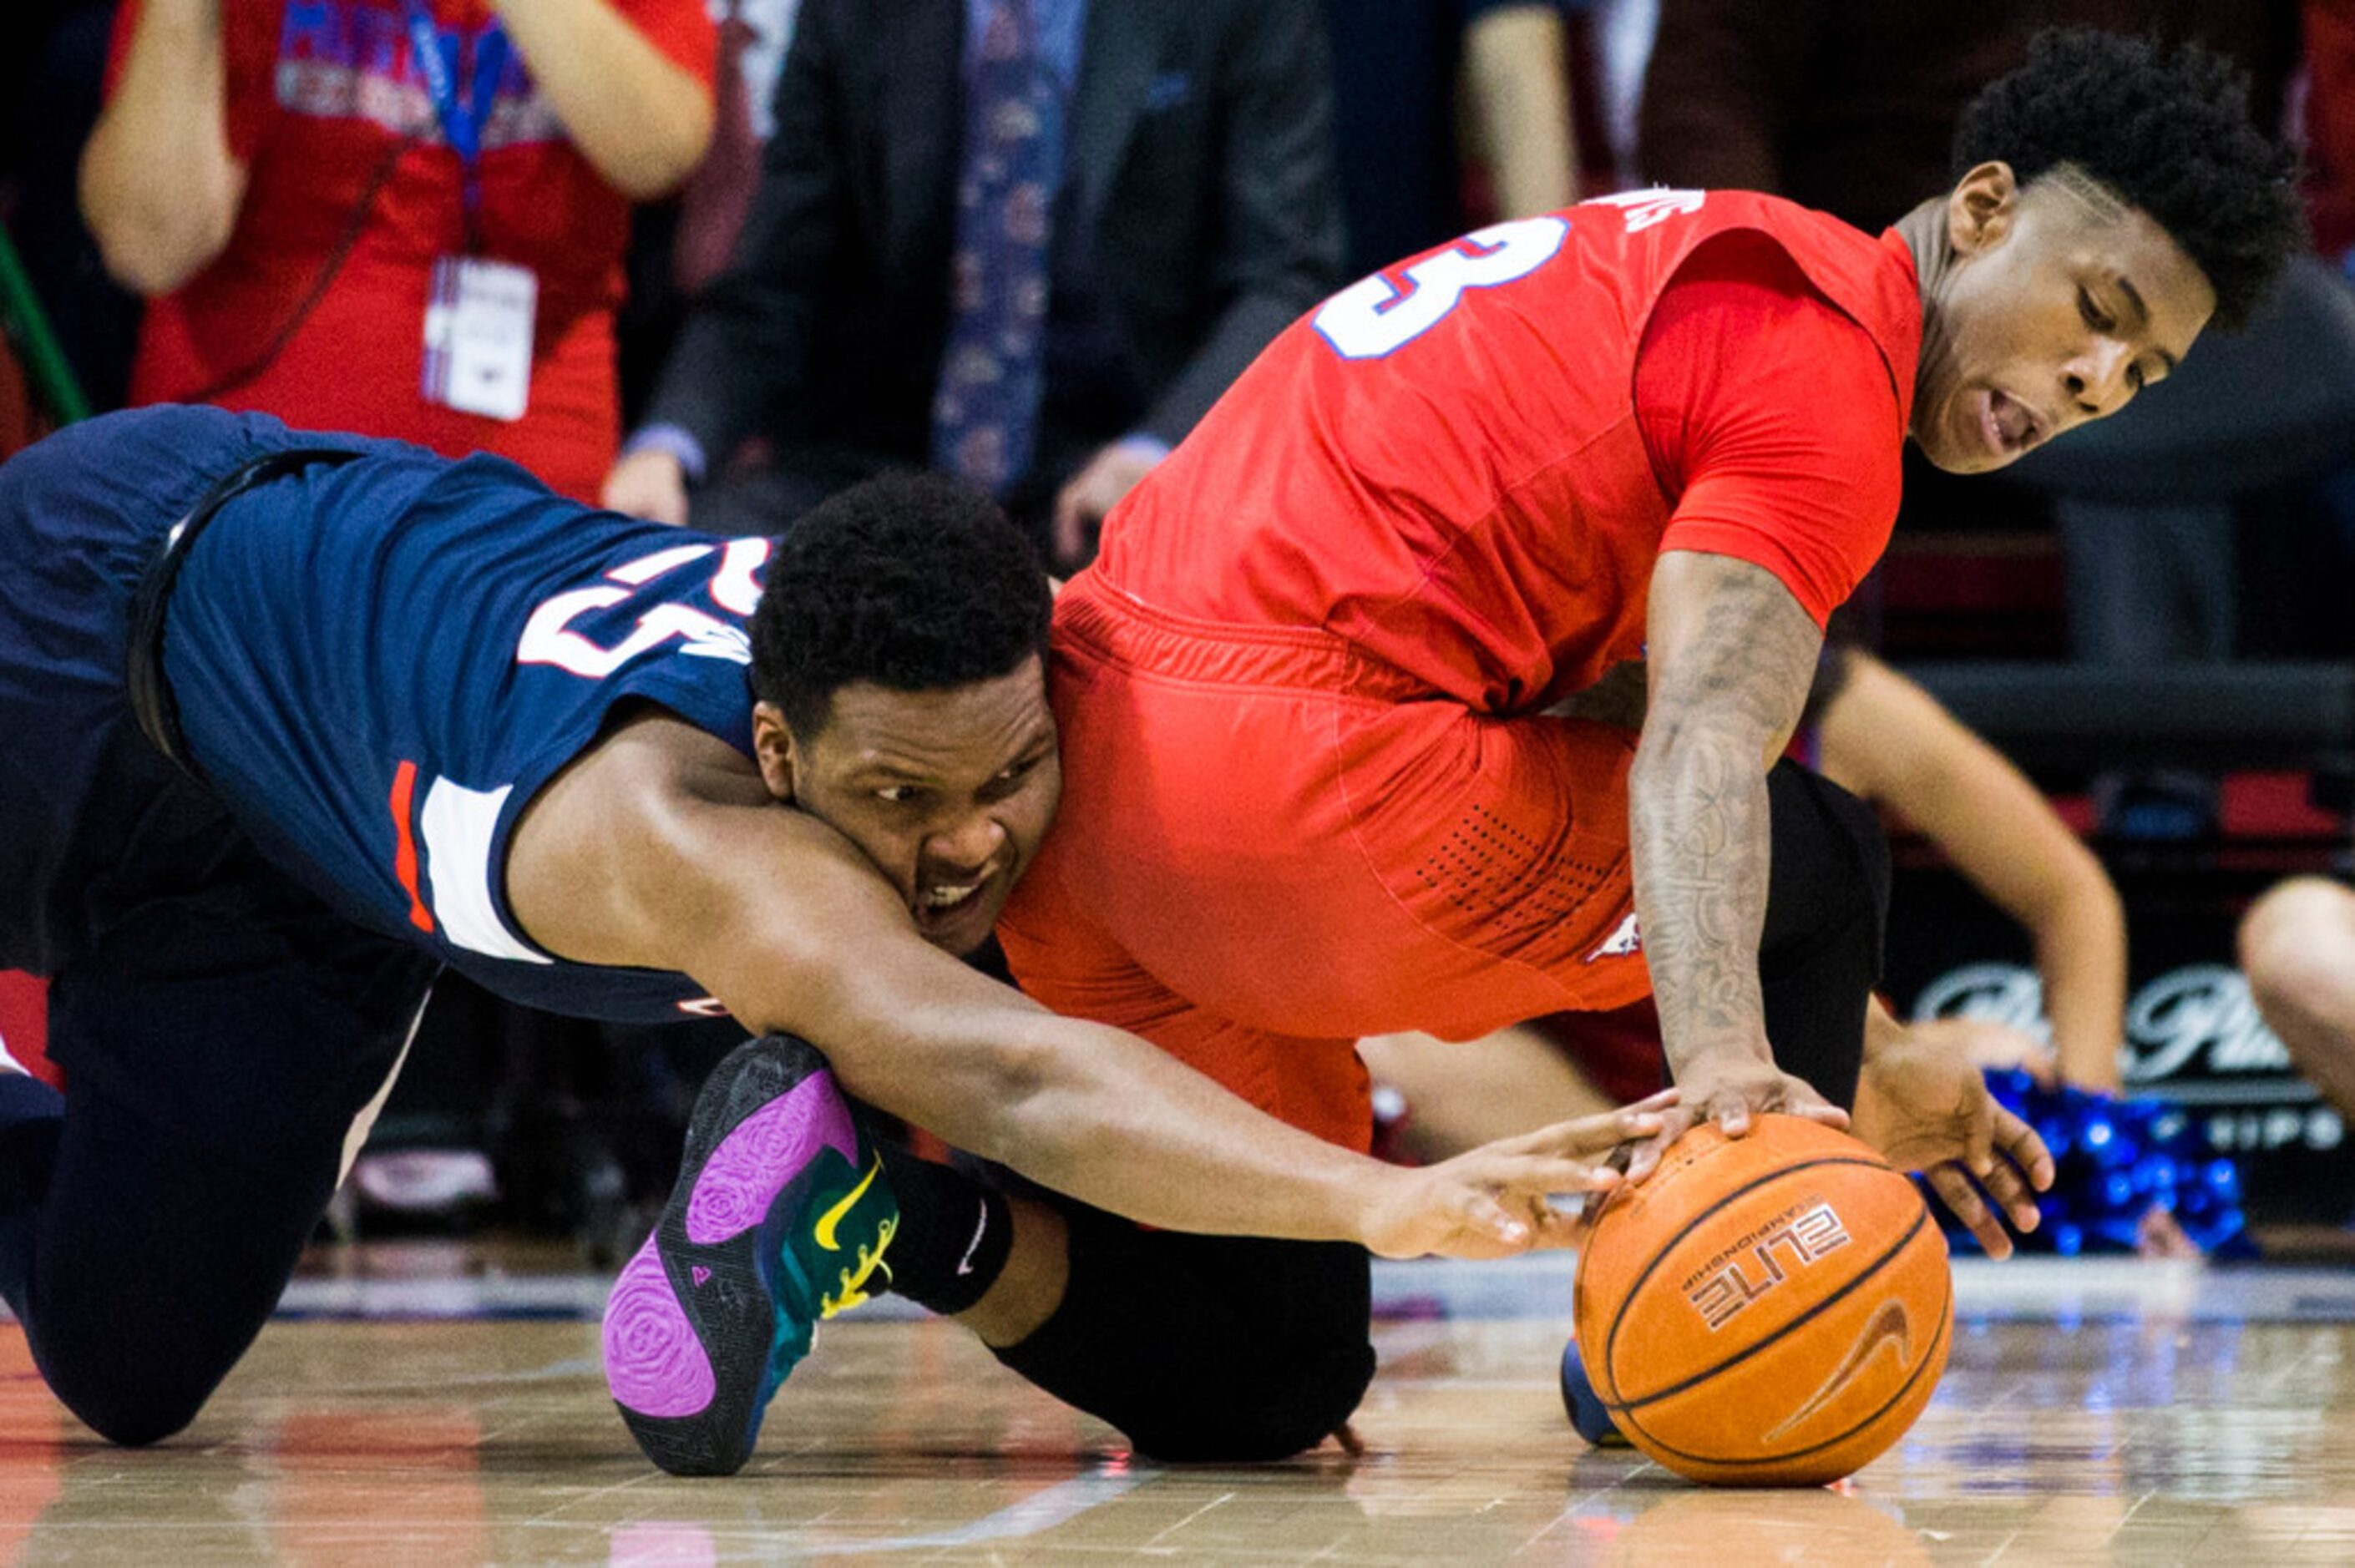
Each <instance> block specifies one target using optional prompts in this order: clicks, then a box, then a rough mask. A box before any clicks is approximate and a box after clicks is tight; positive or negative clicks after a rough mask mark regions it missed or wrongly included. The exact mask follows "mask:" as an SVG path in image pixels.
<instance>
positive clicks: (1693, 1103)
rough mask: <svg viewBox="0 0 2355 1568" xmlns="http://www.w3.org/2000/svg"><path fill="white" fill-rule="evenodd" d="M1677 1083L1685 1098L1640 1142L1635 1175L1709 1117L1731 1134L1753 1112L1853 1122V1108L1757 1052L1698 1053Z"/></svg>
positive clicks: (1630, 1169) (1631, 1175)
mask: <svg viewBox="0 0 2355 1568" xmlns="http://www.w3.org/2000/svg"><path fill="white" fill-rule="evenodd" d="M1677 1086H1678V1089H1679V1090H1681V1091H1682V1096H1683V1098H1682V1103H1681V1104H1678V1105H1675V1106H1672V1107H1669V1108H1668V1111H1667V1112H1666V1113H1664V1114H1663V1115H1662V1117H1661V1118H1660V1131H1659V1135H1658V1136H1657V1137H1656V1138H1652V1139H1647V1140H1646V1141H1645V1142H1644V1143H1642V1144H1641V1145H1639V1146H1637V1148H1636V1154H1635V1158H1634V1159H1633V1160H1630V1161H1629V1162H1628V1165H1627V1180H1629V1181H1642V1180H1644V1178H1646V1176H1649V1175H1650V1174H1651V1173H1652V1171H1654V1169H1655V1168H1657V1166H1658V1165H1659V1163H1660V1156H1661V1155H1663V1154H1665V1153H1667V1152H1668V1145H1670V1144H1672V1143H1674V1142H1675V1141H1676V1140H1677V1139H1679V1138H1682V1137H1683V1136H1684V1135H1685V1134H1686V1133H1687V1132H1688V1131H1689V1130H1691V1129H1692V1128H1694V1127H1696V1126H1698V1125H1699V1124H1700V1123H1701V1122H1704V1121H1713V1122H1715V1123H1717V1125H1718V1127H1719V1128H1720V1129H1721V1130H1722V1131H1723V1132H1724V1134H1725V1136H1726V1137H1728V1138H1741V1137H1742V1136H1744V1135H1745V1134H1747V1133H1748V1132H1749V1131H1750V1127H1751V1121H1752V1118H1753V1117H1755V1116H1757V1115H1760V1114H1763V1113H1765V1112H1769V1111H1772V1112H1774V1113H1776V1114H1778V1115H1782V1116H1796V1117H1805V1118H1806V1119H1807V1120H1809V1121H1816V1122H1821V1123H1822V1124H1823V1125H1824V1126H1826V1127H1829V1128H1845V1127H1847V1126H1848V1112H1846V1111H1844V1110H1842V1109H1840V1108H1839V1107H1838V1106H1836V1105H1834V1104H1832V1103H1831V1102H1830V1101H1829V1100H1827V1099H1826V1098H1824V1097H1823V1096H1821V1095H1819V1094H1817V1092H1816V1091H1815V1087H1814V1086H1813V1085H1811V1084H1809V1083H1808V1082H1807V1081H1806V1079H1805V1078H1795V1077H1793V1076H1792V1075H1790V1074H1788V1073H1785V1072H1784V1071H1783V1070H1782V1069H1780V1068H1778V1067H1776V1066H1775V1065H1774V1063H1773V1062H1772V1061H1771V1060H1769V1059H1768V1058H1766V1057H1765V1056H1764V1055H1761V1054H1756V1053H1753V1052H1748V1051H1732V1050H1729V1051H1724V1052H1718V1053H1711V1054H1705V1055H1701V1056H1697V1057H1695V1058H1694V1059H1693V1060H1692V1061H1690V1062H1689V1063H1687V1064H1686V1065H1685V1067H1684V1070H1683V1071H1682V1072H1681V1073H1679V1074H1678V1077H1677ZM1646 1103H1648V1102H1646Z"/></svg>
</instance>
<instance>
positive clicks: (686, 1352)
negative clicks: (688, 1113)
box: [604, 1034, 900, 1476]
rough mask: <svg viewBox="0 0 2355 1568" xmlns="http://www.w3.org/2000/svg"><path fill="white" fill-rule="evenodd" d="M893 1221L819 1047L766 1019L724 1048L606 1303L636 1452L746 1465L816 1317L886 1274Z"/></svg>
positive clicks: (851, 1302)
mask: <svg viewBox="0 0 2355 1568" xmlns="http://www.w3.org/2000/svg"><path fill="white" fill-rule="evenodd" d="M899 1226H900V1211H899V1205H898V1203H897V1202H895V1201H894V1199H893V1198H892V1195H891V1189H890V1183H889V1182H888V1181H885V1179H884V1177H883V1167H882V1162H881V1160H879V1158H878V1157H877V1155H876V1153H875V1151H874V1150H873V1148H872V1147H871V1146H870V1145H869V1143H868V1140H867V1139H866V1137H865V1135H864V1134H863V1133H862V1132H861V1131H860V1129H859V1128H858V1123H857V1121H856V1120H855V1119H854V1118H852V1116H851V1113H850V1107H849V1105H848V1104H847V1102H846V1101H845V1100H844V1099H843V1097H842V1093H841V1091H840V1090H839V1089H838V1088H837V1087H836V1086H835V1082H834V1075H833V1073H831V1072H830V1071H828V1070H827V1067H826V1058H825V1057H823V1056H821V1055H819V1054H818V1053H817V1050H816V1048H815V1046H812V1045H810V1044H807V1043H806V1042H804V1041H801V1040H796V1039H794V1038H793V1037H792V1036H790V1035H784V1034H772V1035H769V1036H767V1037H766V1038H764V1039H761V1040H755V1041H752V1042H751V1043H750V1044H745V1045H741V1046H739V1047H738V1048H737V1049H736V1050H735V1051H734V1052H732V1053H730V1055H729V1056H728V1058H727V1060H725V1061H723V1062H721V1063H720V1064H719V1066H718V1067H717V1068H716V1069H714V1070H713V1072H712V1075H711V1077H710V1079H709V1081H708V1082H706V1083H705V1085H704V1086H703V1092H702V1093H701V1094H700V1095H698V1097H697V1098H696V1102H695V1115H694V1118H693V1119H692V1120H691V1121H689V1122H688V1124H687V1158H686V1160H685V1162H684V1164H683V1165H682V1166H681V1167H680V1170H679V1175H678V1185H677V1187H675V1188H674V1189H672V1192H671V1195H670V1203H669V1205H668V1206H667V1207H666V1208H665V1209H664V1211H663V1216H662V1219H661V1221H660V1223H659V1224H656V1225H655V1230H654V1234H652V1235H650V1236H648V1237H647V1238H646V1242H645V1245H644V1246H642V1247H640V1248H639V1249H638V1251H637V1255H635V1256H634V1257H633V1258H631V1259H630V1261H629V1263H628V1264H627V1265H626V1266H624V1267H623V1270H622V1273H621V1277H620V1278H618V1279H616V1280H615V1281H614V1282H613V1294H612V1295H611V1296H610V1297H609V1298H607V1299H606V1302H605V1330H604V1340H605V1383H606V1386H607V1387H608V1388H609V1389H611V1390H612V1391H613V1403H614V1404H617V1405H619V1406H620V1407H621V1411H622V1419H623V1422H625V1423H626V1424H627V1425H628V1426H629V1428H630V1436H633V1437H634V1438H636V1439H637V1444H638V1446H639V1448H641V1449H642V1450H644V1451H645V1456H646V1457H647V1458H649V1459H652V1460H653V1461H654V1462H655V1464H656V1465H658V1466H660V1467H662V1468H663V1469H665V1470H666V1471H668V1472H670V1473H671V1474H672V1475H675V1476H725V1475H732V1474H733V1473H734V1472H735V1471H736V1470H738V1469H740V1468H741V1467H742V1466H743V1463H744V1461H745V1460H746V1459H748V1458H750V1457H751V1453H752V1444H753V1441H754V1439H755V1438H757V1437H758V1436H759V1435H760V1431H761V1417H762V1414H763V1413H764V1412H766V1411H767V1409H768V1406H769V1401H770V1399H771V1398H772V1397H773V1396H774V1395H775V1393H776V1392H777V1386H778V1385H779V1384H780V1383H783V1382H784V1381H785V1375H786V1374H787V1373H788V1372H792V1371H793V1370H794V1365H795V1364H796V1363H797V1362H799V1361H801V1359H802V1357H804V1356H805V1355H807V1354H808V1353H809V1348H810V1340H811V1337H812V1335H813V1332H814V1331H815V1327H816V1325H817V1323H818V1321H819V1320H820V1319H826V1318H831V1317H833V1316H834V1315H835V1314H836V1313H837V1312H840V1311H843V1310H845V1309H846V1308H851V1307H856V1306H857V1305H858V1304H859V1303H860V1302H862V1301H864V1300H866V1299H867V1298H868V1290H869V1287H873V1288H876V1289H880V1288H882V1287H884V1285H885V1284H887V1283H888V1282H889V1281H890V1277H891V1270H890V1266H889V1265H887V1264H885V1263H884V1261H883V1251H884V1248H886V1247H887V1246H889V1245H890V1243H891V1236H892V1234H893V1233H894V1232H895V1231H897V1230H898V1229H899ZM878 1273H880V1275H881V1278H880V1279H878V1278H877V1277H876V1276H877V1275H878Z"/></svg>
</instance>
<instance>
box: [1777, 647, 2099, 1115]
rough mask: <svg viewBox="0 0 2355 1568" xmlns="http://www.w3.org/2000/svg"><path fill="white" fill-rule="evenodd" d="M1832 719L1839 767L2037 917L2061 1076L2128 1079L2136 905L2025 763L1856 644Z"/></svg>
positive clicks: (1862, 791)
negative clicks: (2122, 1070) (2130, 920)
mask: <svg viewBox="0 0 2355 1568" xmlns="http://www.w3.org/2000/svg"><path fill="white" fill-rule="evenodd" d="M1848 662H1849V669H1848V673H1847V678H1846V680H1845V682H1844V683H1842V685H1841V687H1840V689H1839V692H1838V695H1837V696H1835V697H1834V698H1833V699H1832V701H1831V702H1830V703H1829V704H1828V705H1827V706H1826V708H1825V710H1824V716H1823V726H1822V731H1823V771H1824V773H1825V775H1826V777H1828V778H1830V779H1833V780H1835V781H1836V782H1838V783H1840V784H1843V785H1845V786H1846V787H1848V788H1849V789H1852V790H1854V791H1856V792H1857V793H1858V794H1859V795H1861V796H1863V797H1864V798H1865V799H1866V800H1872V801H1875V802H1878V803H1880V804H1882V805H1886V806H1889V807H1891V808H1892V809H1893V810H1896V811H1897V813H1898V814H1899V815H1900V816H1902V817H1903V818H1904V819H1905V820H1906V821H1908V822H1910V823H1912V824H1913V827H1915V828H1916V829H1918V830H1919V831H1920V832H1922V833H1923V834H1924V835H1925V836H1927V837H1928V838H1929V840H1930V842H1933V843H1934V844H1936V845H1937V846H1938V848H1939V849H1940V850H1941V851H1942V852H1943V853H1945V855H1946V857H1947V858H1948V859H1949V860H1951V861H1953V862H1954V863H1955V867H1956V868H1957V869H1958V870H1960V871H1961V872H1962V874H1964V875H1965V876H1966V877H1968V878H1969V879H1970V880H1971V882H1972V883H1973V884H1974V885H1977V887H1979V888H1980V889H1982V890H1983V891H1984V892H1986V894H1987V896H1988V897H1990V898H1992V899H1993V900H1994V901H1995V902H1996V904H1997V905H1998V906H1999V907H2000V908H2002V910H2003V911H2004V912H2005V913H2006V914H2008V915H2009V916H2011V917H2012V918H2014V919H2015V920H2018V921H2019V923H2020V924H2021V925H2022V926H2024V927H2027V928H2028V931H2029V934H2030V938H2032V939H2033V941H2034V942H2035V945H2036V968H2037V972H2038V973H2039V974H2040V975H2041V976H2042V977H2043V980H2044V998H2045V1011H2046V1012H2047V1014H2048V1015H2049V1016H2050V1017H2051V1020H2052V1040H2053V1045H2054V1048H2055V1054H2057V1056H2058V1057H2059V1065H2060V1068H2061V1072H2062V1075H2063V1076H2064V1077H2065V1078H2066V1079H2067V1080H2068V1081H2069V1082H2070V1083H2072V1084H2074V1085H2076V1086H2079V1087H2081V1088H2088V1089H2104V1090H2107V1091H2109V1092H2111V1093H2113V1094H2115V1092H2116V1091H2117V1087H2118V1061H2117V1058H2118V1042H2119V1039H2120V1036H2121V1034H2122V1033H2123V1031H2124V1028H2125V1016H2126V911H2125V908H2124V906H2122V905H2121V904H2120V903H2119V901H2118V894H2117V889H2116V888H2115V887H2114V886H2112V885H2110V879H2109V876H2108V874H2106V873H2105V872H2104V871H2103V870H2102V864H2101V862H2100V861H2098V860H2096V859H2095V858H2094V854H2093V852H2091V851H2090V850H2088V849H2086V847H2085V846H2084V844H2083V842H2080V841H2079V840H2078V838H2077V835H2076V834H2075V833H2073V832H2070V830H2069V825H2068V824H2067V823H2066V822H2063V821H2062V820H2061V819H2060V817H2059V816H2058V815H2056V814H2055V813H2054V812H2053V810H2052V808H2051V805H2050V804H2049V803H2048V802H2047V801H2046V800H2045V799H2044V797H2043V795H2042V794H2041V793H2040V792H2039V791H2038V790H2037V789H2036V787H2035V786H2034V785H2033V784H2031V783H2030V782H2029V780H2028V779H2027V778H2026V777H2025V776H2023V775H2022V774H2021V773H2020V771H2019V768H2015V767H2013V766H2012V765H2011V763H2010V762H2009V760H2008V759H2007V758H2005V757H2004V756H2003V754H2002V753H2000V752H1998V751H1997V750H1996V749H1995V748H1994V747H1991V746H1989V745H1988V744H1987V742H1986V741H1984V740H1982V739H1981V738H1980V737H1979V736H1976V735H1974V734H1972V733H1971V731H1970V730H1969V729H1968V728H1967V727H1966V726H1964V725H1963V724H1962V723H1961V722H1960V721H1958V720H1957V719H1956V718H1955V716H1954V715H1952V714H1950V713H1948V712H1946V710H1945V708H1943V707H1941V706H1940V705H1938V702H1937V700H1936V699H1935V698H1934V697H1932V696H1931V695H1930V694H1929V693H1927V692H1925V691H1923V689H1922V688H1921V687H1920V686H1917V685H1915V684H1914V683H1913V682H1911V681H1909V680H1907V679H1906V678H1905V677H1904V676H1903V675H1901V674H1899V673H1897V672H1896V671H1894V670H1891V668H1889V667H1888V666H1887V665H1886V664H1883V663H1881V662H1880V661H1879V660H1877V659H1874V658H1872V657H1870V655H1868V654H1864V653H1861V652H1850V653H1849V655H1848Z"/></svg>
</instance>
